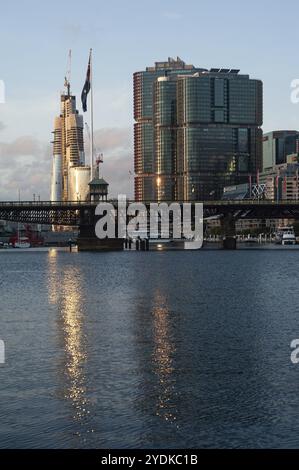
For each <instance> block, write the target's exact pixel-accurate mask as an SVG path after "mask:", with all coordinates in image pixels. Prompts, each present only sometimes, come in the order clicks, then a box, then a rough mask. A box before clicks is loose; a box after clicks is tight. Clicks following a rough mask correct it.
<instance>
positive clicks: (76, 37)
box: [0, 0, 299, 198]
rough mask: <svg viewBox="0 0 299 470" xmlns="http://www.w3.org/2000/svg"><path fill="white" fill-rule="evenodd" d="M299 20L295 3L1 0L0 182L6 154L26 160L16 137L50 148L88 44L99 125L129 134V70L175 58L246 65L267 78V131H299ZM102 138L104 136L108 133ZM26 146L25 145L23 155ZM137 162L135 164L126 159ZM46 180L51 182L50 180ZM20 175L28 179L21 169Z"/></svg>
mask: <svg viewBox="0 0 299 470" xmlns="http://www.w3.org/2000/svg"><path fill="white" fill-rule="evenodd" d="M298 17H299V3H298V1H295V0H285V1H284V2H281V1H270V0H260V1H257V0H250V1H248V2H247V3H246V2H245V1H244V0H243V1H242V2H241V1H236V0H227V1H225V2H224V1H221V0H214V1H211V2H207V1H206V0H205V1H202V0H185V1H184V2H182V1H177V0H171V1H170V0H160V1H158V0H151V1H143V0H139V1H136V0H127V1H120V0H109V1H105V2H104V1H101V0H100V1H96V0H85V1H77V0H73V1H70V0H65V1H63V2H62V1H57V0H52V1H48V2H46V1H37V0H27V1H21V0H18V1H13V2H10V3H6V4H5V5H3V4H2V5H1V10H0V18H1V28H0V79H2V80H4V81H5V84H6V103H5V104H0V178H1V183H2V184H3V181H2V179H3V177H1V172H2V170H1V168H2V166H1V156H3V153H4V152H8V154H12V159H11V171H13V170H14V169H15V166H16V165H17V163H16V162H17V161H18V162H19V164H21V163H20V162H23V163H24V161H25V160H24V158H25V157H24V158H23V160H20V158H21V157H22V155H19V154H20V153H21V154H22V151H20V148H19V146H18V145H17V150H16V157H15V158H16V159H17V160H15V158H14V155H13V151H14V150H13V148H11V146H12V144H14V145H15V146H16V143H15V141H16V139H20V138H23V137H24V136H26V137H27V138H29V137H30V139H33V140H34V142H38V145H40V146H41V147H42V148H43V151H44V150H45V148H46V146H47V144H48V143H49V142H50V140H51V130H52V127H53V118H54V115H55V114H57V113H58V111H59V92H60V90H61V89H62V87H63V78H64V74H65V70H66V63H67V53H68V49H69V48H72V51H73V67H72V85H73V86H72V89H73V92H74V93H76V94H77V95H78V96H79V94H80V92H81V89H82V86H83V82H84V77H85V73H86V66H87V60H88V51H89V48H90V47H92V48H93V50H94V87H95V110H96V111H95V128H96V129H98V130H100V129H103V128H120V129H124V128H127V129H129V130H128V136H129V137H128V141H130V136H131V135H132V133H130V128H132V124H133V117H132V73H133V72H134V71H136V70H142V69H144V68H145V66H147V65H151V64H153V63H154V62H155V61H157V60H164V59H167V57H168V56H174V57H175V56H177V55H178V56H180V57H181V58H182V59H183V60H185V61H186V62H188V63H193V64H194V65H196V66H202V67H207V68H209V67H231V68H240V69H241V72H242V73H249V74H250V75H251V76H252V77H253V78H259V79H262V80H263V82H264V130H265V131H268V130H272V129H279V128H285V129H288V128H290V129H294V128H299V105H294V104H291V102H290V83H291V81H292V80H293V79H294V78H299V65H298V53H297V51H298V45H299V28H298ZM121 132H122V134H121V135H122V136H123V135H124V133H123V130H122V131H121ZM99 135H103V136H104V137H105V132H104V131H102V134H101V133H100V132H99ZM99 138H100V144H101V145H102V142H101V137H99ZM111 138H112V137H111V132H110V134H109V139H108V140H109V142H106V141H105V142H103V145H102V146H103V147H104V148H105V151H106V152H107V154H108V156H109V145H110V144H111V146H112V147H111V148H112V150H111V154H112V155H113V152H114V153H115V152H116V153H117V152H118V151H119V153H120V155H121V154H122V152H123V158H126V159H128V158H132V157H131V156H130V155H131V149H130V143H128V141H126V142H124V143H123V144H122V143H119V144H118V147H117V146H116V147H115V148H114V149H113V142H112V143H111ZM117 138H119V134H118V133H117V131H116V139H117ZM27 140H28V139H27ZM112 140H113V139H112ZM21 142H22V141H21ZM26 142H27V145H28V141H26ZM17 143H19V141H17ZM32 143H33V141H31V144H32ZM1 146H2V147H1ZM124 146H127V147H128V148H127V150H126V151H125V150H124V148H121V147H124ZM41 147H40V149H41ZM1 148H2V150H1ZM35 151H36V153H38V150H37V149H35ZM18 152H19V153H18ZM28 153H29V150H28V149H27V150H26V152H25V151H24V152H23V156H24V154H26V155H27V157H28ZM6 156H7V155H6V154H5V155H4V157H6ZM45 158H46V157H45ZM107 158H108V157H107ZM18 159H19V160H18ZM112 160H113V157H112ZM5 162H6V163H5V165H6V166H5V171H6V172H8V170H10V166H9V165H10V163H9V161H8V160H7V158H5ZM30 162H31V164H32V163H34V162H33V160H30ZM7 165H8V166H7ZM132 166H133V161H131V162H130V164H129V163H128V164H127V167H128V168H129V167H130V168H131V167H132ZM108 173H109V172H108ZM7 178H10V189H8V190H7V191H6V192H4V191H3V188H2V190H0V198H1V197H4V196H6V195H8V194H10V193H9V191H14V190H15V187H14V186H15V185H14V184H13V182H12V173H11V175H10V176H8V174H6V180H7ZM41 179H42V181H43V184H44V185H46V184H47V180H46V179H43V178H42V177H41ZM6 180H5V181H6ZM19 180H20V181H18V184H21V185H22V184H23V182H22V180H21V177H20V176H19ZM34 184H37V183H32V187H33V186H34ZM24 186H25V184H24ZM1 191H2V192H1ZM40 191H41V192H42V191H43V189H42V188H41V189H40Z"/></svg>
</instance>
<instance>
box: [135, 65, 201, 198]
mask: <svg viewBox="0 0 299 470" xmlns="http://www.w3.org/2000/svg"><path fill="white" fill-rule="evenodd" d="M202 71H205V69H202V68H195V67H194V66H193V65H187V64H185V62H183V61H182V60H181V59H180V58H179V57H177V58H176V59H173V58H171V57H169V58H168V61H166V62H156V63H155V65H154V66H153V67H147V68H146V70H145V71H142V72H136V73H134V77H133V78H134V119H135V125H134V166H135V199H136V200H137V201H150V200H154V199H156V197H157V191H158V186H159V183H160V179H159V177H158V175H159V167H160V165H161V162H160V163H159V159H158V158H156V151H155V148H157V152H158V153H159V154H160V157H161V158H162V159H164V149H165V148H166V147H165V145H166V144H165V145H164V141H163V142H162V141H161V142H160V141H159V138H158V136H157V135H156V133H155V129H154V127H155V126H154V112H156V119H157V126H158V127H159V128H160V130H161V132H160V131H158V134H159V133H160V134H161V138H162V137H163V136H164V135H165V142H166V140H167V139H170V138H171V137H170V134H171V132H170V133H169V132H167V130H166V129H168V130H169V131H170V127H172V126H171V125H170V119H171V118H169V119H168V123H167V124H166V123H165V122H164V123H162V121H161V123H160V119H161V116H162V114H163V113H164V111H163V110H162V108H163V106H166V107H169V106H170V107H172V108H173V107H174V108H175V106H176V98H175V96H173V95H171V98H170V96H168V92H165V95H164V91H163V85H162V86H161V88H160V87H159V86H157V81H158V79H159V78H160V77H172V76H174V77H175V76H177V75H186V74H194V73H195V72H202ZM165 88H166V87H165ZM163 96H165V100H164V98H163ZM166 98H167V99H166ZM169 99H171V102H172V103H171V104H169V102H168V101H169ZM159 106H160V108H159ZM160 114H161V116H160ZM163 119H164V118H163ZM173 124H174V125H176V123H175V122H173ZM163 129H165V132H164V131H163ZM162 140H163V139H162ZM160 144H161V145H160ZM174 145H175V146H176V143H175V144H174ZM173 169H174V168H172V170H171V172H170V173H169V175H168V178H170V179H171V180H173V177H174V175H173V173H172V171H173ZM161 190H162V191H163V189H162V186H161Z"/></svg>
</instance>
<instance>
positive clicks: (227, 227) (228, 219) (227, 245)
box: [221, 212, 237, 250]
mask: <svg viewBox="0 0 299 470" xmlns="http://www.w3.org/2000/svg"><path fill="white" fill-rule="evenodd" d="M221 225H222V231H223V240H222V246H223V249H224V250H236V249H237V237H236V222H235V219H234V217H233V215H232V213H230V212H229V213H227V214H225V215H224V216H223V218H222V219H221Z"/></svg>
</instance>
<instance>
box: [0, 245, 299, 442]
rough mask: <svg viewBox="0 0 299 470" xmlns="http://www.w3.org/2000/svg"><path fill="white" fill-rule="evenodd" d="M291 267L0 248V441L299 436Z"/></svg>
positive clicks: (255, 257) (295, 255)
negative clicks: (0, 361) (0, 350)
mask: <svg viewBox="0 0 299 470" xmlns="http://www.w3.org/2000/svg"><path fill="white" fill-rule="evenodd" d="M298 266H299V251H298V250H259V251H258V250H257V251H251V250H241V251H236V252H225V251H209V250H207V251H204V250H203V251H200V252H154V253H136V252H134V253H106V254H94V253H72V254H70V253H67V252H58V251H55V250H51V251H49V252H47V251H40V252H23V253H21V252H13V253H11V252H10V253H4V252H2V253H1V254H0V295H1V303H0V310H1V315H0V338H1V339H3V340H4V341H5V345H6V363H5V364H4V365H0V384H1V385H0V447H1V448H6V447H10V448H18V447H20V448H67V447H68V448H69V447H70V448H107V447H108V448H116V447H121V448H130V447H147V448H151V447H152V448H155V447H157V448H159V447H160V448H161V447H169V448H178V447H198V448H213V447H221V448H223V447H224V448H225V447H229V448H231V447H234V448H236V447H246V448H250V447H299V365H298V366H295V365H292V364H291V361H290V353H291V350H290V343H291V341H292V340H293V339H295V338H298V337H299V311H298V305H299V289H298Z"/></svg>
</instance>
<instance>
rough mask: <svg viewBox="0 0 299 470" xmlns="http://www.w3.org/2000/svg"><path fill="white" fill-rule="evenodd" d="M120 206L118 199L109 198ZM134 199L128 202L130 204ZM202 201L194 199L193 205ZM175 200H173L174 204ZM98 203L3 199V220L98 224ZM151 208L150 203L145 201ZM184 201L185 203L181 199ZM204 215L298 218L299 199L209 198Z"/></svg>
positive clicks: (1, 212)
mask: <svg viewBox="0 0 299 470" xmlns="http://www.w3.org/2000/svg"><path fill="white" fill-rule="evenodd" d="M107 202H110V203H111V204H113V206H114V207H115V208H117V200H110V201H107ZM131 202H134V201H127V204H129V203H131ZM195 202H200V201H192V204H195ZM170 203H171V202H169V204H170ZM97 204H98V202H73V201H69V202H51V201H38V202H37V201H21V202H13V201H3V202H0V220H6V221H11V222H21V223H28V224H46V225H65V226H88V225H92V224H93V223H94V218H95V208H96V206H97ZM144 204H145V205H146V206H147V207H149V203H148V202H147V203H144ZM180 204H183V202H180ZM203 209H204V217H205V218H208V217H215V216H220V217H224V218H225V217H226V216H229V217H230V218H231V219H233V220H235V221H236V220H240V219H297V220H299V201H279V202H274V201H267V200H248V201H247V200H242V201H234V200H231V201H206V202H204V203H203Z"/></svg>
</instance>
